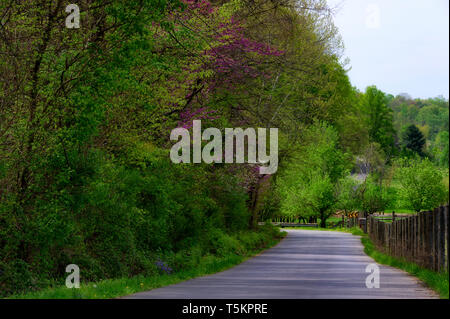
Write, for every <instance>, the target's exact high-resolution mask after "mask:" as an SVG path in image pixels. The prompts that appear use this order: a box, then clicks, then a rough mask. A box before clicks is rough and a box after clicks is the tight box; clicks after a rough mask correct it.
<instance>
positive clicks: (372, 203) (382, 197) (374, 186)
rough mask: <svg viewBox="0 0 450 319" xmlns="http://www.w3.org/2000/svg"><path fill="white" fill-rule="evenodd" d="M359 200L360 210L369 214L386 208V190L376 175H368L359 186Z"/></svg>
mask: <svg viewBox="0 0 450 319" xmlns="http://www.w3.org/2000/svg"><path fill="white" fill-rule="evenodd" d="M359 202H360V208H361V210H362V211H363V212H366V213H369V214H373V213H376V212H381V211H384V210H385V209H386V207H387V205H388V196H387V192H386V190H385V189H384V188H383V186H382V183H381V182H380V181H379V179H378V177H377V176H374V175H369V176H368V177H367V178H366V180H365V181H364V183H363V184H362V185H361V186H360V187H359Z"/></svg>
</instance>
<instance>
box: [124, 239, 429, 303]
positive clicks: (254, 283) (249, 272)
mask: <svg viewBox="0 0 450 319" xmlns="http://www.w3.org/2000/svg"><path fill="white" fill-rule="evenodd" d="M371 263H374V261H373V260H372V259H371V258H369V257H368V256H367V255H365V254H364V252H363V247H362V244H361V242H360V239H359V237H356V236H353V235H351V234H347V233H339V232H321V231H310V230H289V231H288V236H287V237H286V238H285V239H284V240H283V241H282V242H281V243H279V244H278V245H277V246H276V247H274V248H271V249H269V250H267V251H266V252H264V253H263V254H261V255H259V256H256V257H254V258H251V259H249V260H247V261H246V262H244V263H242V264H240V265H238V266H236V267H234V268H231V269H229V270H226V271H224V272H221V273H217V274H214V275H209V276H205V277H200V278H195V279H192V280H188V281H185V282H182V283H179V284H176V285H171V286H167V287H163V288H158V289H154V290H151V291H147V292H142V293H138V294H135V295H132V296H128V297H126V298H140V299H147V298H163V299H322V298H323V299H343V298H355V299H360V298H365V299H367V298H368V299H377V298H387V299H391V298H394V299H403V298H408V299H409V298H420V299H423V298H437V297H438V296H437V295H436V294H434V293H433V292H432V291H430V290H428V289H427V288H425V287H424V285H423V284H422V283H421V282H419V281H418V280H417V279H415V278H414V277H412V276H409V275H408V274H407V273H405V272H403V271H400V270H397V269H394V268H391V267H386V266H381V265H379V267H380V288H379V289H368V288H366V284H365V282H366V277H367V276H368V275H369V274H368V273H366V272H365V269H366V266H367V265H368V264H371Z"/></svg>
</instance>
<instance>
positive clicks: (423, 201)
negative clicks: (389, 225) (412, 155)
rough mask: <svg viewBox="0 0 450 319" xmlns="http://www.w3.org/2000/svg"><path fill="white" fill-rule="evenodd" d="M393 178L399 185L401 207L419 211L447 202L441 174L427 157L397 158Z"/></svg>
mask: <svg viewBox="0 0 450 319" xmlns="http://www.w3.org/2000/svg"><path fill="white" fill-rule="evenodd" d="M395 178H396V180H397V181H398V183H399V185H400V189H399V190H398V196H399V198H398V200H399V202H400V203H401V204H400V205H402V206H401V207H404V208H410V209H413V210H415V211H416V212H419V211H422V210H431V209H433V208H435V207H438V206H439V205H441V204H445V203H448V189H447V187H446V186H445V185H444V183H443V174H442V173H441V171H440V170H439V169H438V168H436V167H434V166H433V164H432V163H431V162H430V161H429V160H428V159H424V160H419V159H415V160H407V159H404V160H399V161H398V163H397V167H396V169H395Z"/></svg>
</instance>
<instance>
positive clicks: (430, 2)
mask: <svg viewBox="0 0 450 319" xmlns="http://www.w3.org/2000/svg"><path fill="white" fill-rule="evenodd" d="M327 1H328V3H329V5H331V6H336V5H337V6H338V8H340V9H338V10H337V14H336V16H335V24H336V26H337V27H338V28H339V31H340V34H341V36H342V38H343V40H344V45H345V56H346V57H348V58H349V59H350V64H349V66H350V67H351V68H352V69H351V70H350V71H349V76H350V80H351V82H352V84H353V85H354V86H356V87H357V88H358V89H360V90H364V89H365V88H366V87H367V86H369V85H376V86H377V87H378V88H379V89H381V90H383V91H385V92H387V93H390V94H393V95H397V94H400V93H409V94H410V95H411V96H412V97H413V98H428V97H436V96H438V95H443V96H444V97H445V98H447V99H448V98H449V0H327Z"/></svg>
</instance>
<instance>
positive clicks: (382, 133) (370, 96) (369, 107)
mask: <svg viewBox="0 0 450 319" xmlns="http://www.w3.org/2000/svg"><path fill="white" fill-rule="evenodd" d="M360 107H361V109H362V110H363V114H364V117H365V118H364V119H365V123H366V125H367V126H368V131H369V142H375V143H378V144H380V145H381V147H382V149H383V150H384V152H385V153H386V154H387V155H388V156H393V155H395V148H394V141H395V131H394V127H393V117H392V110H391V109H390V108H389V107H388V98H387V96H386V94H385V93H383V92H382V91H380V90H378V89H377V88H376V87H375V86H369V87H368V88H367V89H366V92H365V93H364V94H362V96H361V99H360Z"/></svg>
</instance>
